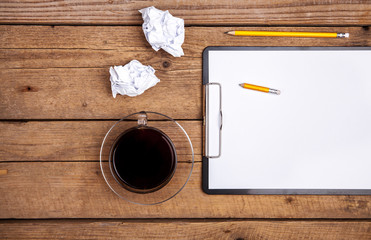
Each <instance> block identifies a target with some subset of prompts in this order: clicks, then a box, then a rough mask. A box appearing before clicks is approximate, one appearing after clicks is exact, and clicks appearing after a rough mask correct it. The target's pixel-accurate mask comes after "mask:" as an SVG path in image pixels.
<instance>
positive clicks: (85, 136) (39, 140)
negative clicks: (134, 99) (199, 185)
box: [0, 121, 202, 173]
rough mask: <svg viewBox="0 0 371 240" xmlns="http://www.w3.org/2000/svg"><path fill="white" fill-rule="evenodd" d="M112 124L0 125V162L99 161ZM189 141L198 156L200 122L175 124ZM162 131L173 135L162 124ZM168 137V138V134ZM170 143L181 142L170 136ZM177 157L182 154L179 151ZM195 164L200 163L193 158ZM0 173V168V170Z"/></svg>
mask: <svg viewBox="0 0 371 240" xmlns="http://www.w3.org/2000/svg"><path fill="white" fill-rule="evenodd" d="M114 123H115V121H57V122H55V121H43V122H33V121H32V122H0V132H1V135H0V139H1V144H0V162H1V161H74V160H75V161H99V151H100V147H101V144H102V141H103V138H104V136H105V134H106V133H107V131H108V130H109V129H110V128H111V127H112V125H113V124H114ZM179 124H180V125H182V127H183V128H184V129H185V130H186V132H187V133H188V135H189V136H190V138H191V141H192V144H193V148H194V152H195V154H196V155H201V153H202V143H201V141H202V126H201V124H202V122H201V121H179ZM156 127H161V129H162V131H164V132H168V131H170V133H172V132H174V130H173V129H172V128H169V127H168V126H167V125H166V122H156ZM168 135H169V136H170V134H168ZM172 136H174V138H172V141H173V142H174V143H175V144H176V143H177V141H182V139H181V138H179V136H177V135H176V134H173V135H172ZM178 154H186V153H185V152H183V151H182V149H180V150H178ZM196 160H197V161H200V160H201V157H200V156H197V159H196ZM0 169H1V168H0ZM0 173H1V172H0Z"/></svg>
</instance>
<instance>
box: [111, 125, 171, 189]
mask: <svg viewBox="0 0 371 240" xmlns="http://www.w3.org/2000/svg"><path fill="white" fill-rule="evenodd" d="M111 158H112V163H113V168H114V171H115V174H116V175H117V177H118V178H119V179H120V180H121V181H122V183H124V186H125V185H127V186H128V187H129V189H130V188H134V190H135V189H138V190H151V189H156V188H159V187H162V186H161V185H165V184H166V183H167V182H168V180H170V178H171V177H172V175H173V172H174V170H175V167H176V153H175V148H174V146H173V144H172V142H171V140H170V139H169V138H168V137H167V136H166V135H165V134H164V133H162V132H160V131H159V130H156V129H154V128H150V127H140V128H131V129H129V130H127V131H126V132H125V133H124V134H122V135H121V136H120V137H119V138H118V140H117V141H116V143H115V144H114V146H113V148H112V151H111Z"/></svg>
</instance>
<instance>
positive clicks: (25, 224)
mask: <svg viewBox="0 0 371 240" xmlns="http://www.w3.org/2000/svg"><path fill="white" fill-rule="evenodd" d="M0 232H1V236H2V238H3V239H221V240H222V239H226V240H227V239H233V240H235V239H249V240H254V239H270V240H274V239H282V240H289V239H323V240H345V239H357V240H362V239H370V238H369V237H370V234H371V223H370V222H365V221H361V222H357V221H341V222H337V221H296V222H295V221H274V220H266V221H260V220H259V221H249V220H239V221H236V220H234V221H233V220H231V221H215V220H214V221H212V220H206V221H202V222H201V221H194V220H193V221H192V220H191V221H187V220H185V221H184V220H182V221H173V222H168V221H161V220H155V221H154V220H147V221H133V220H122V221H117V220H101V221H99V220H61V221H59V220H58V221H56V220H50V221H29V220H26V221H0Z"/></svg>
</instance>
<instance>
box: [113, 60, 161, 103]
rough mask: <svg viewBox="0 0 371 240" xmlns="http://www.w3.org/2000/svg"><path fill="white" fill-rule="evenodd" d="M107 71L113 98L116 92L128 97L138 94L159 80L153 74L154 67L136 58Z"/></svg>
mask: <svg viewBox="0 0 371 240" xmlns="http://www.w3.org/2000/svg"><path fill="white" fill-rule="evenodd" d="M109 72H110V74H111V77H110V81H111V89H112V95H113V97H114V98H116V95H117V93H118V94H121V95H128V96H130V97H135V96H138V95H140V94H142V93H143V92H144V91H145V90H147V89H149V88H151V87H153V86H155V85H156V84H157V83H158V82H159V81H160V79H158V78H157V77H156V75H155V69H153V68H152V67H151V66H144V65H143V64H141V63H140V62H139V61H137V60H132V61H131V62H129V63H128V64H126V65H125V66H114V67H110V70H109Z"/></svg>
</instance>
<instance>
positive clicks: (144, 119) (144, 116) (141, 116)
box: [138, 112, 148, 126]
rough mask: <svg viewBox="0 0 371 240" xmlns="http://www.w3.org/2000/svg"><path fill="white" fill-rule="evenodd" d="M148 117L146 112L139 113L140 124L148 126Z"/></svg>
mask: <svg viewBox="0 0 371 240" xmlns="http://www.w3.org/2000/svg"><path fill="white" fill-rule="evenodd" d="M147 122H148V118H147V114H146V112H140V113H139V115H138V126H147Z"/></svg>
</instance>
